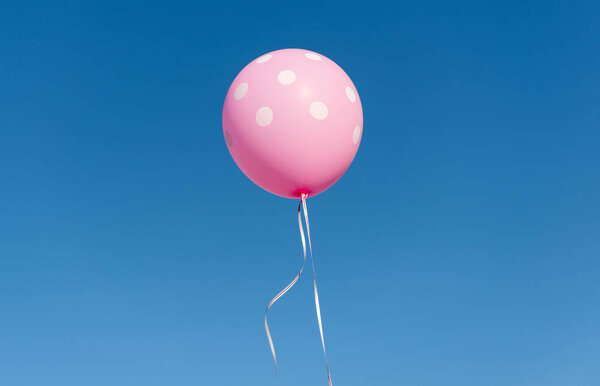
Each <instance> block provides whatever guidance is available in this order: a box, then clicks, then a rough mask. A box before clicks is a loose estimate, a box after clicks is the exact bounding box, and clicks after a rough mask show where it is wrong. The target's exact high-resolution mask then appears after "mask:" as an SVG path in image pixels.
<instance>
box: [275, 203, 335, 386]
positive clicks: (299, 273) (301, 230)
mask: <svg viewBox="0 0 600 386" xmlns="http://www.w3.org/2000/svg"><path fill="white" fill-rule="evenodd" d="M302 203H303V201H301V202H300V203H299V204H298V227H299V228H300V237H301V238H302V251H303V252H304V260H303V261H302V267H300V271H299V272H298V274H297V275H296V277H295V278H294V280H292V281H291V282H290V284H288V285H287V286H286V287H285V288H284V289H283V290H282V291H281V292H279V293H278V294H277V295H276V296H275V297H274V298H273V299H272V300H271V301H270V302H269V304H268V305H267V309H266V311H265V330H266V331H267V338H268V339H269V346H270V347H271V354H273V362H274V363H275V385H277V379H278V377H279V368H278V366H277V355H276V354H275V346H274V345H273V338H272V337H271V331H270V330H269V323H267V313H268V312H269V308H271V306H272V305H273V304H274V303H275V302H276V301H277V300H279V298H280V297H282V296H283V295H285V293H286V292H288V291H289V290H290V289H291V288H292V287H293V286H294V284H296V282H297V281H298V279H299V278H300V275H302V271H304V266H305V265H306V241H305V239H304V230H303V229H302V216H301V215H300V213H301V210H300V209H301V205H302ZM305 212H306V207H305ZM306 229H307V230H308V227H307V228H306ZM308 239H309V243H310V235H309V238H308ZM313 273H314V267H313ZM315 290H316V287H315ZM317 308H318V306H317ZM319 323H320V316H319ZM322 336H323V334H322V333H321V337H322ZM328 371H329V370H328ZM329 385H330V386H331V380H330V381H329Z"/></svg>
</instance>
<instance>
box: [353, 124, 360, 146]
mask: <svg viewBox="0 0 600 386" xmlns="http://www.w3.org/2000/svg"><path fill="white" fill-rule="evenodd" d="M359 139H360V127H358V126H356V127H355V128H354V132H353V133H352V142H354V144H355V145H356V144H357V143H358V140H359Z"/></svg>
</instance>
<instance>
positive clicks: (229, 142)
mask: <svg viewBox="0 0 600 386" xmlns="http://www.w3.org/2000/svg"><path fill="white" fill-rule="evenodd" d="M225 143H227V146H229V147H232V146H233V139H232V138H231V133H230V132H229V131H226V132H225Z"/></svg>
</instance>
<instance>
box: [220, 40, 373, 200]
mask: <svg viewBox="0 0 600 386" xmlns="http://www.w3.org/2000/svg"><path fill="white" fill-rule="evenodd" d="M362 127H363V115H362V106H361V103H360V98H359V96H358V92H357V91H356V88H355V87H354V84H353V83H352V81H351V80H350V78H349V77H348V75H346V73H345V72H344V70H342V69H341V68H340V67H339V66H338V65H337V64H335V63H334V62H333V61H332V60H330V59H328V58H326V57H325V56H323V55H321V54H318V53H315V52H311V51H307V50H301V49H284V50H278V51H273V52H270V53H268V54H266V55H263V56H261V57H259V58H258V59H255V60H254V61H252V62H251V63H250V64H248V65H247V66H246V67H245V68H244V69H243V70H242V71H241V72H240V73H239V74H238V76H237V77H236V78H235V79H234V81H233V83H232V84H231V87H230V88H229V91H228V92H227V96H226V98H225V105H224V106H223V134H224V136H225V142H226V143H227V147H228V148H229V152H230V153H231V156H232V157H233V159H234V160H235V162H236V164H237V165H238V166H239V168H240V169H241V170H242V171H243V172H244V174H246V176H248V178H250V179H251V180H252V181H253V182H254V183H256V184H257V185H258V186H260V187H262V188H263V189H265V190H267V191H269V192H271V193H273V194H276V195H279V196H283V197H288V198H300V197H301V195H303V194H306V195H308V196H314V195H317V194H319V193H321V192H323V191H324V190H326V189H327V188H329V187H330V186H331V185H333V184H334V183H335V182H336V181H337V180H339V179H340V177H341V176H342V175H343V174H344V173H345V172H346V170H347V169H348V167H349V166H350V164H351V163H352V160H353V159H354V156H355V155H356V152H357V150H358V146H359V145H360V139H361V136H362Z"/></svg>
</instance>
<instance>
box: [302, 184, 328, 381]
mask: <svg viewBox="0 0 600 386" xmlns="http://www.w3.org/2000/svg"><path fill="white" fill-rule="evenodd" d="M307 198H308V195H307V194H303V195H302V201H301V203H302V207H303V209H304V223H305V224H306V235H307V236H308V248H309V250H310V264H311V266H312V273H313V287H314V290H315V307H316V309H317V321H318V322H319V332H320V333H321V345H322V346H323V355H324V357H325V367H326V368H327V379H328V380H329V386H332V383H331V373H330V371H329V363H328V361H327V351H326V350H325V338H324V337H323V322H322V321H321V306H320V305H319V291H317V274H316V273H315V261H314V259H313V252H312V243H311V241H310V226H309V223H308V209H307V208H306V199H307ZM299 208H300V207H298V209H299ZM298 216H300V213H298ZM298 218H300V217H298ZM300 235H301V236H302V248H303V249H304V260H306V245H305V243H304V232H303V231H302V223H300Z"/></svg>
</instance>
